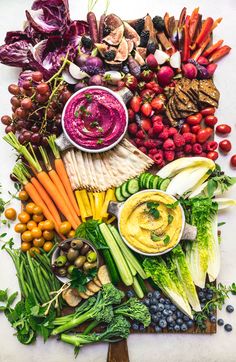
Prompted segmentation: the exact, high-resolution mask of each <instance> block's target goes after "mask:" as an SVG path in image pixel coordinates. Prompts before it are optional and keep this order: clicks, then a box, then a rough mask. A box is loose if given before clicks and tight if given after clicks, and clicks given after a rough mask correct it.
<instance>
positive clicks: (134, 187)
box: [126, 178, 140, 195]
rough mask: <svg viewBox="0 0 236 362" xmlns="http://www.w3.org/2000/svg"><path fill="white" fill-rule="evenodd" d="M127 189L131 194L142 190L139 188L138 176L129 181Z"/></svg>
mask: <svg viewBox="0 0 236 362" xmlns="http://www.w3.org/2000/svg"><path fill="white" fill-rule="evenodd" d="M126 190H127V191H128V192H129V193H130V194H131V195H133V194H135V193H136V192H138V191H139V190H140V188H139V182H138V180H137V179H136V178H133V179H132V180H129V181H127V188H126Z"/></svg>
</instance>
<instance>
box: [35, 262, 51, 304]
mask: <svg viewBox="0 0 236 362" xmlns="http://www.w3.org/2000/svg"><path fill="white" fill-rule="evenodd" d="M36 270H37V275H38V281H39V284H40V287H41V290H42V298H44V302H47V301H48V300H50V296H49V293H48V292H47V290H46V288H45V286H46V284H45V283H44V280H43V278H42V275H41V273H40V267H37V269H36Z"/></svg>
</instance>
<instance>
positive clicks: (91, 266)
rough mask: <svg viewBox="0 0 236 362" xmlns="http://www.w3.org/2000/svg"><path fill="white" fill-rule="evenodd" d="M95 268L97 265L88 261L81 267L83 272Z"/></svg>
mask: <svg viewBox="0 0 236 362" xmlns="http://www.w3.org/2000/svg"><path fill="white" fill-rule="evenodd" d="M96 267H97V263H89V262H88V261H86V262H85V263H84V265H83V269H84V271H87V270H90V269H94V268H96Z"/></svg>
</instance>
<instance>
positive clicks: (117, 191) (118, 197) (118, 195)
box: [115, 186, 125, 202]
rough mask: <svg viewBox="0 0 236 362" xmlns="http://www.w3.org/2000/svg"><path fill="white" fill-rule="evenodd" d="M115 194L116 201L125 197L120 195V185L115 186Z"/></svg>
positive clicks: (120, 200)
mask: <svg viewBox="0 0 236 362" xmlns="http://www.w3.org/2000/svg"><path fill="white" fill-rule="evenodd" d="M115 195H116V199H117V201H119V202H122V201H125V197H123V196H122V195H121V187H120V186H119V187H117V188H116V191H115Z"/></svg>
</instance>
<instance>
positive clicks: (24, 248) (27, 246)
mask: <svg viewBox="0 0 236 362" xmlns="http://www.w3.org/2000/svg"><path fill="white" fill-rule="evenodd" d="M20 248H21V251H23V252H24V253H25V252H26V251H28V250H29V249H30V248H31V244H30V243H26V242H24V241H23V243H21V246H20Z"/></svg>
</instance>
